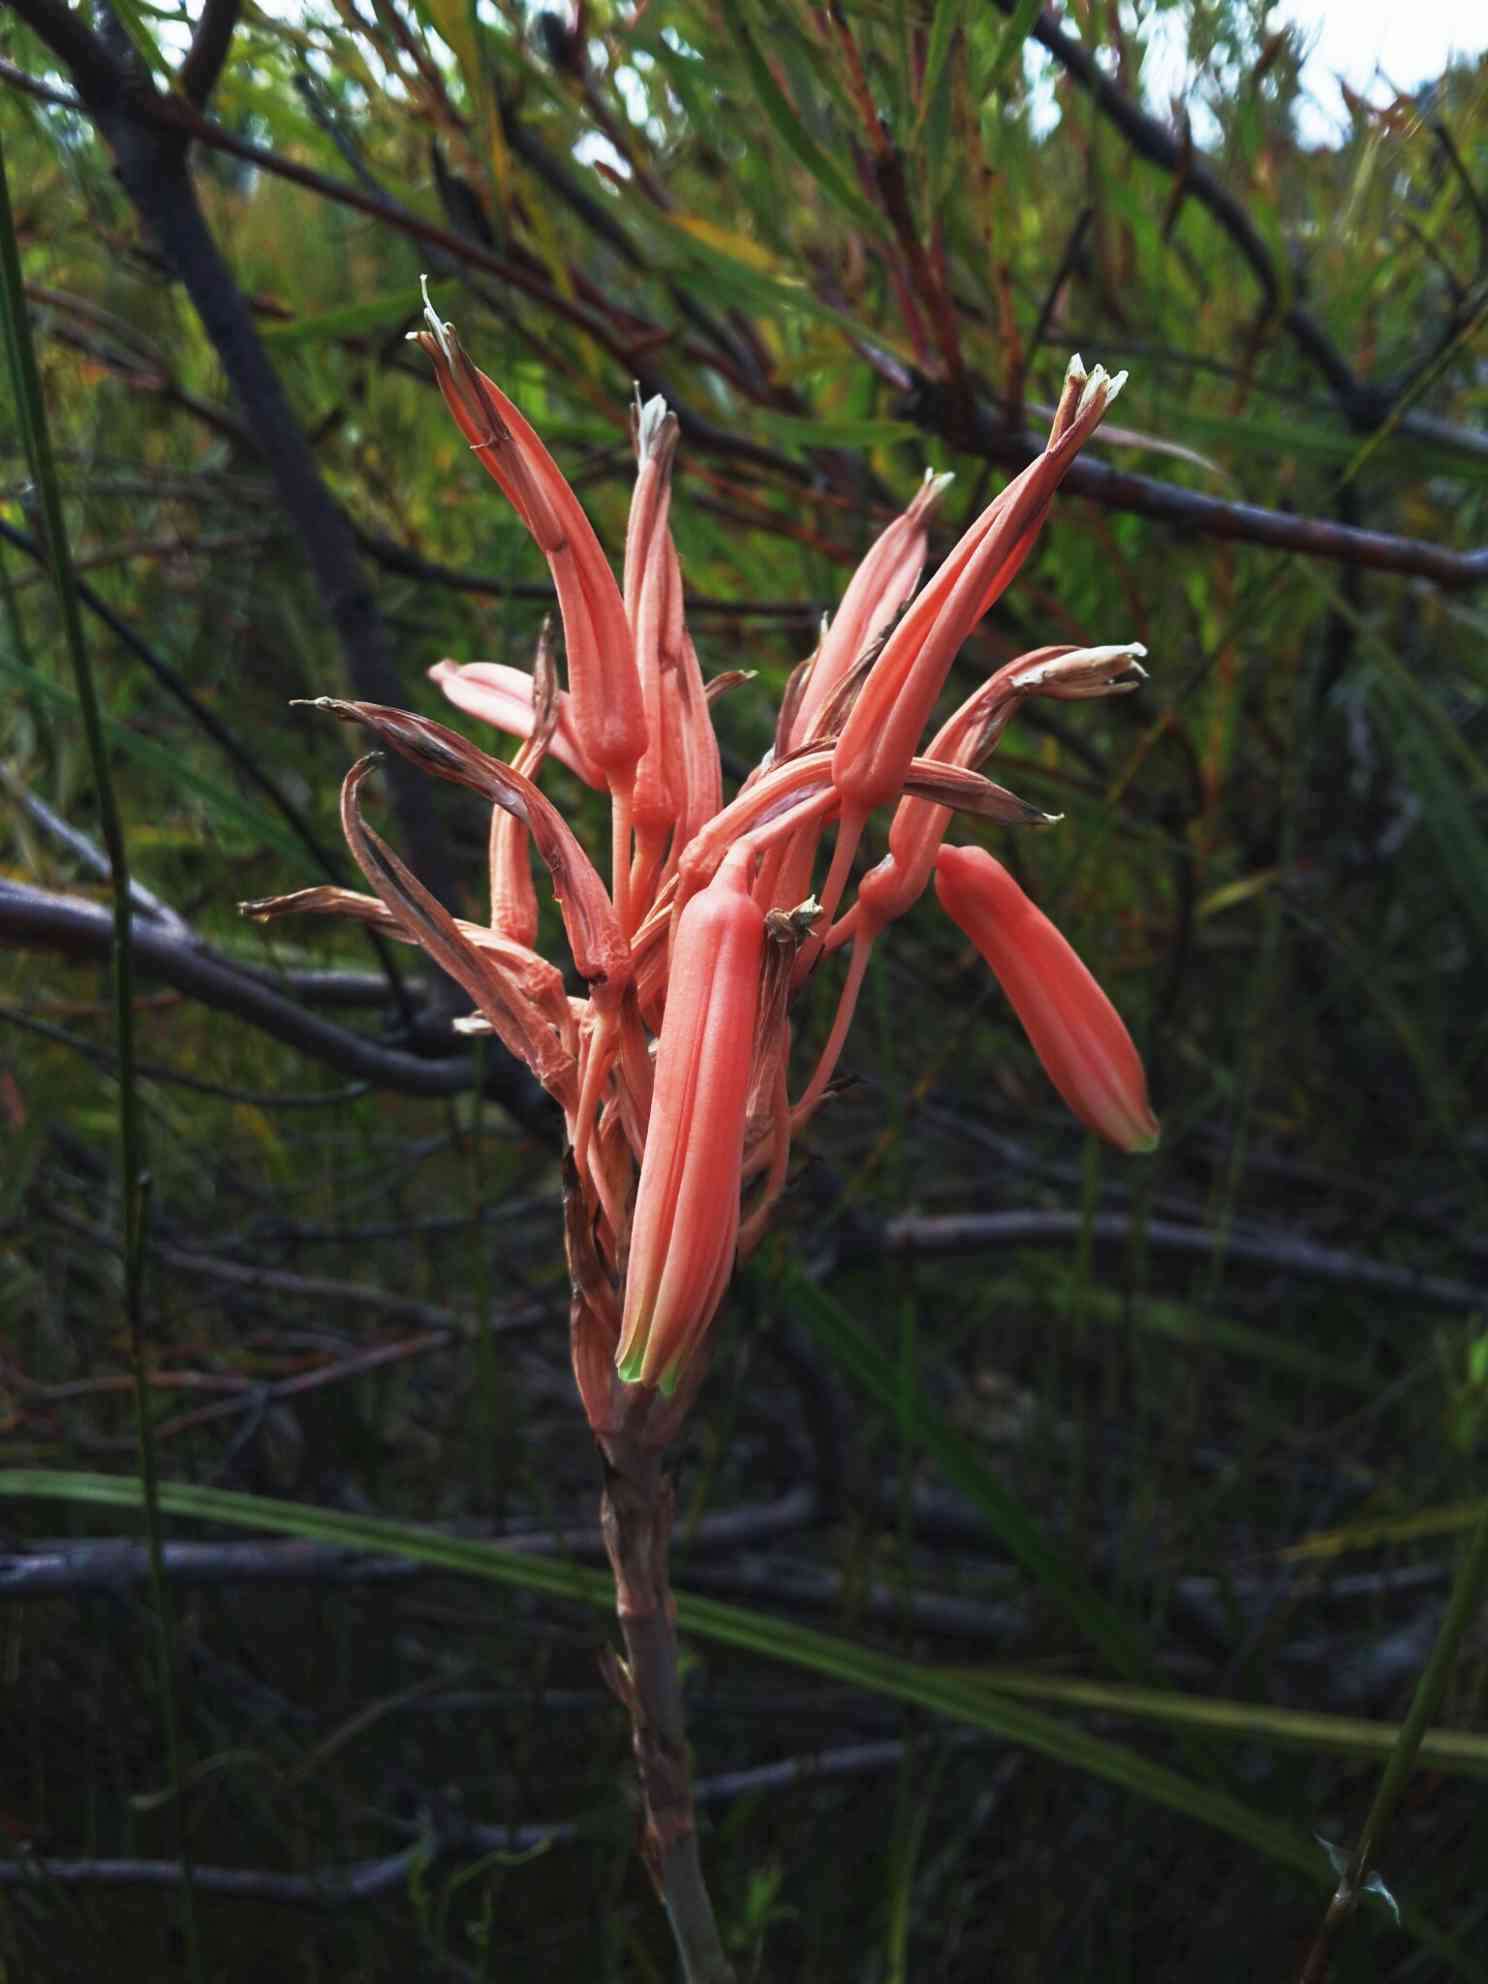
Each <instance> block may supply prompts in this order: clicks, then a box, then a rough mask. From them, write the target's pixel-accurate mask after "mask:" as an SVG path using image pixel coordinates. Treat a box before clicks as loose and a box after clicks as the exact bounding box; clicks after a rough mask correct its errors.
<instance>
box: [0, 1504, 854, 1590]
mask: <svg viewBox="0 0 1488 1984" xmlns="http://www.w3.org/2000/svg"><path fill="white" fill-rule="evenodd" d="M816 1520H817V1507H816V1498H815V1496H814V1495H813V1494H812V1493H811V1491H810V1490H809V1489H802V1488H797V1489H793V1490H792V1491H791V1492H790V1493H789V1494H786V1495H782V1496H781V1497H779V1499H778V1500H776V1501H773V1502H754V1503H745V1504H741V1505H740V1506H739V1507H738V1508H734V1509H723V1510H720V1511H719V1512H718V1513H717V1514H714V1515H708V1516H703V1517H702V1518H701V1519H700V1520H699V1521H698V1522H697V1523H696V1524H694V1525H693V1526H692V1533H691V1541H692V1544H693V1547H694V1548H695V1549H696V1550H697V1551H698V1552H699V1554H703V1553H705V1552H708V1551H712V1550H714V1549H723V1548H725V1547H728V1548H740V1547H747V1546H751V1545H756V1544H761V1543H768V1542H772V1541H775V1540H777V1539H778V1538H780V1537H783V1536H793V1535H799V1534H800V1533H801V1531H803V1530H805V1529H809V1528H811V1527H812V1526H813V1525H814V1524H815V1522H816ZM489 1540H490V1541H491V1542H493V1543H499V1544H500V1546H501V1548H502V1549H503V1550H515V1551H517V1552H519V1553H520V1554H522V1555H524V1556H526V1555H530V1556H534V1557H577V1558H580V1559H582V1560H583V1561H584V1562H586V1563H602V1562H603V1561H604V1554H605V1551H604V1538H603V1536H602V1535H601V1532H600V1528H599V1525H598V1524H597V1523H575V1524H573V1525H571V1526H570V1527H568V1528H564V1529H543V1530H532V1529H508V1530H501V1531H498V1532H495V1533H494V1534H493V1535H492V1536H491V1537H490V1539H489ZM165 1574H166V1577H167V1578H168V1579H170V1581H171V1582H172V1583H173V1584H175V1585H179V1586H181V1587H183V1588H184V1587H187V1586H204V1587H205V1586H236V1585H259V1584H383V1583H392V1584H402V1583H405V1582H409V1583H411V1582H413V1581H415V1580H417V1579H422V1578H448V1577H456V1576H458V1575H459V1573H458V1572H455V1571H451V1570H449V1569H447V1568H444V1567H441V1566H439V1565H431V1564H424V1563H418V1562H414V1561H411V1560H410V1559H408V1558H406V1557H393V1556H384V1555H382V1554H380V1553H374V1552H371V1551H366V1550H344V1549H342V1548H340V1547H339V1546H338V1545H335V1544H327V1543H308V1542H302V1541H298V1540H291V1541H288V1542H281V1541H280V1540H279V1539H277V1538H274V1539H268V1538H264V1539H253V1540H249V1541H244V1542H241V1543H238V1542H232V1543H190V1542H180V1541H175V1542H167V1543H166V1545H165ZM148 1576H149V1563H148V1560H147V1558H146V1556H145V1546H144V1545H143V1544H142V1543H136V1542H134V1541H132V1540H129V1539H127V1538H123V1537H91V1538H90V1537H80V1538H74V1537H65V1538H59V1539H57V1540H56V1541H54V1542H42V1543H39V1544H36V1545H35V1546H33V1547H32V1548H31V1549H29V1550H20V1551H9V1552H3V1553H0V1597H4V1598H7V1599H12V1598H62V1597H68V1596H71V1595H74V1594H79V1593H84V1592H96V1591H111V1592H120V1591H128V1590H131V1589H133V1588H134V1587H136V1586H138V1585H140V1584H142V1583H143V1582H144V1581H145V1579H146V1578H148Z"/></svg>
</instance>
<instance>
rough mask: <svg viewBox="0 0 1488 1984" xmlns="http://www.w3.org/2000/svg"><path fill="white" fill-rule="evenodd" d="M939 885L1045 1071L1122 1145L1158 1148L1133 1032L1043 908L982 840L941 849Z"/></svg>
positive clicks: (1090, 1123) (1077, 1109) (1091, 1123)
mask: <svg viewBox="0 0 1488 1984" xmlns="http://www.w3.org/2000/svg"><path fill="white" fill-rule="evenodd" d="M935 892H936V894H937V895H938V896H939V897H940V901H941V906H942V907H943V908H944V909H945V911H946V913H947V914H948V915H949V916H950V918H951V920H952V921H953V922H954V923H955V924H956V925H957V927H958V928H959V929H961V930H963V931H964V932H965V933H966V935H967V936H968V937H969V938H970V939H971V941H972V942H973V943H974V944H975V945H976V947H977V949H978V950H979V951H980V952H981V954H982V956H983V957H984V958H985V959H986V960H987V963H988V964H989V965H991V967H992V969H993V971H994V972H995V973H996V974H997V978H998V982H999V983H1000V984H1001V986H1002V989H1003V991H1004V992H1006V994H1007V995H1008V998H1009V999H1010V1000H1011V1001H1012V1005H1013V1010H1014V1011H1015V1012H1016V1013H1017V1015H1018V1018H1019V1019H1020V1020H1021V1021H1022V1022H1023V1028H1024V1031H1025V1032H1026V1033H1027V1035H1028V1038H1029V1040H1030V1041H1031V1042H1032V1044H1033V1049H1034V1052H1035V1053H1036V1054H1037V1055H1038V1057H1039V1059H1040V1061H1042V1062H1043V1064H1044V1071H1045V1073H1046V1074H1047V1075H1048V1077H1049V1079H1050V1081H1052V1082H1053V1084H1054V1086H1055V1088H1057V1089H1058V1091H1059V1093H1060V1094H1061V1095H1062V1096H1063V1098H1064V1100H1065V1101H1066V1102H1067V1103H1068V1104H1069V1106H1070V1108H1071V1109H1072V1110H1073V1111H1074V1113H1075V1114H1076V1116H1078V1117H1079V1119H1080V1121H1081V1122H1082V1123H1083V1124H1084V1125H1085V1126H1086V1128H1087V1129H1091V1130H1094V1131H1095V1132H1096V1134H1097V1135H1098V1136H1102V1137H1105V1138H1106V1139H1107V1140H1108V1142H1110V1143H1113V1144H1115V1145H1116V1146H1117V1147H1118V1148H1119V1149H1121V1150H1124V1151H1149V1150H1153V1149H1155V1148H1156V1146H1157V1140H1158V1134H1159V1129H1158V1121H1157V1118H1156V1117H1155V1116H1154V1115H1153V1113H1152V1109H1151V1107H1150V1105H1149V1103H1148V1100H1147V1078H1146V1076H1145V1075H1144V1074H1143V1072H1142V1063H1141V1060H1140V1058H1139V1057H1138V1054H1137V1050H1136V1048H1135V1047H1133V1045H1132V1040H1131V1035H1130V1034H1129V1033H1128V1032H1127V1030H1126V1028H1125V1026H1123V1024H1122V1022H1121V1018H1120V1015H1119V1014H1118V1013H1117V1011H1116V1009H1115V1007H1114V1006H1113V1005H1112V1004H1111V1002H1110V1000H1109V999H1108V998H1107V997H1106V995H1105V993H1104V992H1102V990H1101V989H1100V987H1099V986H1098V985H1097V984H1096V982H1095V980H1094V979H1093V978H1092V977H1091V975H1090V973H1089V972H1088V971H1087V970H1086V968H1085V966H1084V965H1083V964H1082V963H1081V962H1080V960H1079V958H1078V957H1076V955H1075V953H1074V951H1073V950H1072V948H1071V947H1070V945H1069V944H1068V943H1067V942H1066V940H1065V939H1064V938H1063V937H1062V936H1061V935H1060V934H1059V932H1058V931H1057V930H1056V929H1055V928H1054V925H1053V924H1052V923H1051V922H1050V921H1049V919H1048V917H1047V916H1045V915H1044V913H1043V911H1042V910H1041V909H1038V908H1036V907H1035V905H1034V904H1033V903H1031V902H1030V901H1029V900H1028V897H1027V896H1026V895H1024V893H1023V891H1022V890H1021V889H1020V888H1019V887H1018V884H1017V883H1016V882H1015V881H1014V880H1013V878H1012V876H1011V875H1010V874H1009V873H1008V871H1007V870H1006V868H1004V867H1003V866H1002V864H1001V862H999V861H994V860H993V858H992V856H991V855H990V854H988V853H987V852H986V851H985V849H983V848H979V847H942V848H941V850H940V853H939V855H938V856H937V857H936V862H935Z"/></svg>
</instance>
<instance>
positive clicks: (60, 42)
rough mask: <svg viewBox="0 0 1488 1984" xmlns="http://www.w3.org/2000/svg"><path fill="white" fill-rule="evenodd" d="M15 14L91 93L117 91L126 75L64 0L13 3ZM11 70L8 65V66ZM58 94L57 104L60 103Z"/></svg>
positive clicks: (20, 0)
mask: <svg viewBox="0 0 1488 1984" xmlns="http://www.w3.org/2000/svg"><path fill="white" fill-rule="evenodd" d="M12 5H13V6H14V9H15V12H16V13H17V14H18V15H19V16H20V18H21V19H22V20H23V21H24V22H25V23H26V25H27V27H28V28H30V30H31V32H32V33H33V34H34V35H36V36H37V37H38V38H39V39H40V40H42V41H44V42H45V43H46V45H47V47H48V48H50V49H51V51H52V53H53V54H54V55H57V56H59V57H60V58H61V60H62V61H63V62H65V63H66V64H67V66H68V68H69V69H70V70H71V71H72V73H73V75H74V76H76V77H77V79H78V81H79V83H80V84H82V85H84V86H85V87H86V88H88V89H90V90H98V91H102V90H109V89H113V90H117V89H122V88H123V85H124V76H123V73H122V71H121V70H120V69H119V67H118V65H117V64H116V63H115V61H114V59H113V57H112V56H111V55H110V54H109V51H108V49H107V48H106V47H105V46H104V44H103V42H102V41H101V40H100V39H99V37H98V36H97V35H96V34H95V33H94V32H93V30H92V28H90V27H89V26H88V24H87V22H86V21H85V20H84V19H83V15H82V12H81V11H80V10H79V9H78V8H76V7H69V6H67V5H66V4H65V0H12ZM6 66H7V67H9V64H7V65H6ZM60 97H61V93H60V92H57V93H56V96H55V97H54V101H60Z"/></svg>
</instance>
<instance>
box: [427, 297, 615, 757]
mask: <svg viewBox="0 0 1488 1984" xmlns="http://www.w3.org/2000/svg"><path fill="white" fill-rule="evenodd" d="M424 285H425V286H424V317H425V320H426V322H427V323H428V326H429V328H428V329H427V330H426V331H415V332H413V333H411V335H412V337H413V340H414V342H415V343H416V344H418V345H419V346H420V347H421V348H422V349H423V351H424V352H425V354H426V355H427V356H428V358H429V360H430V361H431V363H432V364H433V367H434V376H435V378H436V380H437V381H438V383H439V390H440V391H441V392H442V393H443V395H444V400H445V404H446V406H448V408H449V410H450V412H451V413H452V414H453V416H454V419H455V424H456V426H457V427H458V428H459V429H460V432H461V433H462V434H463V435H464V436H465V439H466V440H467V441H468V442H469V443H470V446H471V448H472V450H473V451H474V453H475V455H476V457H477V459H478V460H479V461H480V463H481V466H482V467H483V468H484V469H485V470H486V471H487V473H488V474H489V475H490V476H491V477H492V479H493V480H494V481H495V482H497V483H498V484H499V485H500V487H501V490H502V493H503V494H504V495H505V497H506V499H507V501H508V502H509V503H510V504H511V506H512V508H513V509H514V510H515V511H516V513H517V515H518V516H519V517H520V518H521V519H522V522H523V523H524V524H525V525H526V526H527V528H528V530H529V531H530V532H531V533H532V536H533V538H534V540H535V542H536V543H537V546H538V549H539V550H540V551H541V552H542V553H543V555H544V556H545V557H546V559H547V561H548V566H549V569H550V570H551V572H552V574H553V585H554V588H555V590H556V592H557V594H558V605H559V608H560V610H561V612H562V614H563V632H564V637H565V641H566V644H567V649H568V676H569V683H570V686H571V688H572V691H573V716H574V725H575V728H576V729H577V731H578V735H579V739H580V742H581V744H582V748H583V752H584V755H585V757H586V758H587V759H589V761H590V762H591V763H593V764H595V765H598V766H600V767H602V769H603V770H604V772H605V774H606V777H607V779H608V781H609V782H610V783H611V785H612V786H618V787H619V788H620V789H622V790H623V789H625V788H626V787H627V786H628V784H629V781H630V779H631V776H632V774H633V773H634V770H635V763H636V760H637V759H638V758H639V757H640V755H641V753H642V751H644V750H645V748H646V715H645V709H644V706H643V704H642V701H641V684H640V679H639V677H638V676H637V674H636V668H635V658H634V655H633V653H632V651H631V644H630V629H629V627H628V625H627V623H626V618H625V606H624V603H623V602H622V600H621V598H620V588H619V587H618V586H617V585H616V583H615V575H614V573H613V572H612V571H611V570H610V568H609V565H608V564H607V563H606V561H605V555H604V553H603V551H602V550H601V549H600V546H599V540H598V538H597V537H596V536H595V535H594V531H593V528H592V526H591V525H590V522H589V519H588V518H587V517H586V516H585V515H584V511H583V508H582V506H581V504H580V502H579V499H578V497H577V496H575V494H574V493H573V491H572V489H570V488H569V486H568V483H567V482H566V481H565V479H564V477H563V474H562V472H561V470H560V469H559V467H558V464H557V463H556V462H555V461H554V460H553V457H552V456H551V455H550V454H549V453H548V451H547V449H546V448H545V447H544V446H543V444H542V442H541V441H540V440H539V439H538V437H537V433H536V431H535V429H534V428H532V427H531V426H530V425H529V423H528V422H527V421H526V420H525V419H524V418H523V417H522V415H521V413H520V412H519V411H518V410H517V408H516V407H515V406H514V405H513V404H512V402H511V401H510V400H509V399H508V398H507V396H506V394H505V393H503V392H502V390H501V388H500V387H499V386H498V385H497V384H496V382H495V380H494V379H489V378H487V376H486V374H485V373H484V372H482V371H480V370H479V369H478V368H477V367H476V366H475V365H473V364H472V363H471V361H470V359H469V358H468V357H467V356H466V354H465V352H464V351H463V349H462V348H461V346H460V343H459V341H458V339H457V338H456V337H455V334H454V326H453V325H451V324H446V323H442V322H441V321H440V319H439V317H438V316H437V314H436V313H435V310H434V307H433V305H432V304H431V303H430V302H429V291H428V281H427V278H425V279H424Z"/></svg>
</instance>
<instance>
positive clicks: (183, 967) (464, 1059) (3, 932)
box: [0, 881, 556, 1142]
mask: <svg viewBox="0 0 1488 1984" xmlns="http://www.w3.org/2000/svg"><path fill="white" fill-rule="evenodd" d="M112 941H113V935H112V927H111V924H110V920H109V915H108V912H107V911H106V910H104V909H101V908H99V907H98V905H97V904H96V903H91V902H83V901H81V900H80V899H78V898H77V897H75V896H61V895H53V894H51V893H50V892H49V891H47V890H44V889H32V888H28V887H26V886H25V885H24V884H22V883H19V882H5V881H0V943H3V944H7V945H9V946H11V947H12V948H15V949H20V950H47V951H56V952H60V953H62V954H63V955H64V956H67V957H74V958H87V959H90V960H95V961H96V960H97V959H99V958H102V957H105V956H107V954H108V949H109V946H110V944H111V943H112ZM133 942H134V951H135V955H136V957H137V959H138V960H139V965H140V969H141V971H145V972H149V973H151V974H153V975H154V976H156V977H159V978H163V979H164V980H165V982H166V983H167V984H168V985H174V986H175V987H176V989H177V990H178V991H181V992H185V993H187V994H189V995H190V997H192V998H193V999H200V1000H201V1001H202V1003H203V1004H204V1005H207V1006H211V1007H213V1008H215V1009H216V1010H217V1011H219V1012H228V1013H235V1014H236V1015H237V1016H238V1018H240V1019H243V1020H246V1021H247V1022H248V1023H249V1025H251V1026H256V1027H259V1028H261V1029H262V1031H263V1032H265V1033H268V1034H271V1035H272V1036H273V1037H274V1039H276V1040H282V1041H284V1042H285V1043H286V1044H287V1045H289V1046H291V1047H296V1048H298V1049H299V1050H300V1052H301V1053H303V1054H308V1055H309V1056H310V1057H311V1058H312V1059H314V1060H317V1061H321V1062H323V1063H324V1064H325V1065H326V1066H327V1067H331V1068H338V1069H339V1070H340V1071H341V1072H342V1073H343V1074H347V1075H352V1076H356V1077H359V1078H362V1079H365V1080H367V1081H372V1082H376V1083H377V1084H378V1086H379V1087H383V1088H390V1089H395V1090H399V1091H401V1092H402V1093H403V1094H405V1095H459V1094H462V1093H463V1092H464V1091H465V1090H467V1089H469V1088H470V1087H471V1086H472V1085H473V1083H474V1080H475V1070H474V1067H473V1064H472V1062H471V1061H470V1059H469V1057H468V1056H466V1055H464V1054H453V1053H452V1054H451V1055H450V1056H449V1058H448V1059H442V1060H437V1061H435V1060H424V1059H421V1058H420V1057H419V1056H418V1055H416V1054H410V1053H407V1052H405V1051H404V1050H402V1049H401V1048H396V1047H384V1046H382V1045H380V1044H379V1043H378V1042H377V1041H375V1040H369V1039H368V1038H367V1037H366V1036H365V1035H363V1034H359V1033H353V1032H352V1031H351V1030H350V1029H349V1028H346V1027H340V1026H334V1025H332V1024H331V1023H330V1022H329V1021H327V1020H324V1019H321V1018H320V1017H318V1015H316V1014H314V1013H311V1012H307V1011H306V1010H305V1009H304V1008H303V1007H302V1006H298V1005H296V1004H295V1003H294V1002H293V1001H292V1000H290V999H287V998H285V997H284V996H283V995H282V994H280V993H279V992H276V991H275V990H274V989H273V988H272V987H271V986H269V985H266V984H265V983H263V982H262V980H260V979H259V978H257V977H256V976H254V975H252V974H251V973H249V972H246V971H242V970H240V969H239V968H238V966H237V965H236V964H235V963H233V961H232V960H231V959H229V958H225V957H223V956H222V955H221V953H220V952H215V951H212V950H209V949H208V948H207V946H206V945H205V944H201V943H196V942H188V941H187V940H185V939H183V938H180V937H176V936H174V935H172V934H171V933H170V932H169V931H166V930H162V929H160V928H159V927H158V926H156V925H152V924H145V925H143V926H140V927H138V928H136V930H135V931H134V937H133ZM507 1073H508V1071H507V1070H505V1069H503V1068H501V1067H500V1066H499V1065H496V1066H492V1067H491V1068H490V1069H489V1070H488V1079H489V1080H490V1081H491V1082H492V1084H493V1088H495V1092H496V1093H497V1095H498V1098H499V1100H500V1101H501V1102H502V1103H503V1105H504V1106H505V1107H506V1108H507V1109H509V1110H510V1111H511V1113H512V1114H513V1115H514V1116H515V1117H516V1119H517V1121H518V1122H520V1123H521V1124H522V1126H523V1128H524V1129H526V1130H528V1131H530V1132H531V1133H532V1134H533V1135H535V1136H538V1137H540V1138H541V1139H542V1140H543V1141H544V1142H551V1141H552V1140H553V1138H554V1137H555V1136H556V1127H555V1125H556V1116H555V1113H554V1112H552V1111H551V1109H550V1106H549V1105H548V1103H547V1102H546V1099H545V1098H544V1097H543V1096H542V1095H541V1094H540V1092H539V1091H538V1089H537V1087H536V1085H535V1084H534V1083H532V1082H531V1080H530V1078H518V1077H516V1075H515V1073H514V1071H513V1072H512V1077H511V1079H510V1080H509V1081H508V1080H507V1079H506V1077H507ZM498 1083H499V1084H500V1086H499V1087H497V1086H496V1085H497V1084H498Z"/></svg>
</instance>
